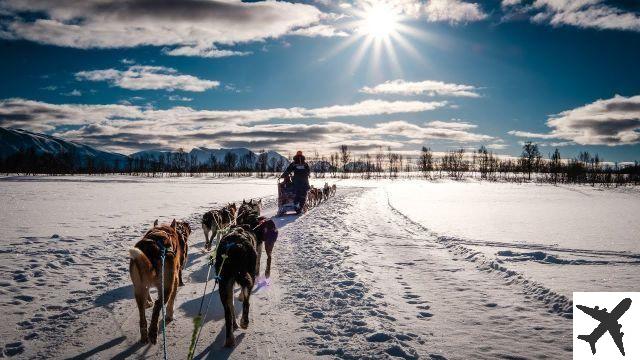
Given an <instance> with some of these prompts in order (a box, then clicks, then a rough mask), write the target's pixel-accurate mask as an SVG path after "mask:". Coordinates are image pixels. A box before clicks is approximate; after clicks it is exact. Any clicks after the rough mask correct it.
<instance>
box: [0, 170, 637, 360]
mask: <svg viewBox="0 0 640 360" xmlns="http://www.w3.org/2000/svg"><path fill="white" fill-rule="evenodd" d="M318 183H319V182H318ZM275 192H276V189H275V185H274V180H273V179H268V180H261V179H250V178H247V179H209V178H183V179H140V178H130V177H107V178H86V177H68V178H35V179H34V178H30V179H22V178H19V179H17V178H8V179H3V180H0V201H2V203H3V208H2V210H1V211H0V220H1V222H0V223H1V224H2V225H1V227H0V229H1V230H2V234H3V239H2V241H1V243H0V254H2V255H1V256H2V257H1V258H0V275H1V278H2V281H1V282H0V308H1V309H2V311H3V314H4V316H3V320H4V321H3V323H2V326H0V336H1V337H2V339H3V343H2V344H0V346H2V347H3V349H2V351H4V354H5V356H9V355H12V354H13V355H15V356H17V357H20V358H43V357H47V358H72V357H77V358H87V357H93V358H125V357H148V358H159V357H160V356H161V346H141V345H139V344H138V342H137V340H138V338H139V333H138V325H137V324H138V315H137V311H136V307H135V303H134V301H133V299H132V289H131V285H130V280H129V278H128V260H127V257H126V256H127V249H128V248H129V247H130V246H132V245H133V244H134V243H135V241H137V240H138V239H139V237H140V236H141V234H142V233H143V232H144V231H145V230H146V229H147V228H148V227H149V224H150V223H151V222H152V221H153V220H154V219H155V218H160V220H161V221H162V220H164V221H170V220H171V219H172V218H173V217H177V218H182V219H187V220H189V221H190V222H191V223H192V224H193V225H194V226H193V227H194V228H195V231H194V233H193V235H192V237H191V239H190V243H191V244H192V248H191V250H190V258H189V265H188V267H187V269H186V273H185V276H184V277H185V282H186V286H185V287H183V288H181V289H180V291H179V293H178V298H177V301H176V319H175V320H174V322H172V323H171V324H170V325H169V326H168V328H167V332H168V334H167V335H168V349H169V358H171V359H179V358H185V356H186V352H187V349H188V345H189V340H190V339H189V337H190V334H191V330H192V319H193V317H194V316H195V315H196V314H197V311H198V307H199V304H200V296H201V294H202V290H203V287H204V281H205V278H206V267H205V263H206V256H205V255H204V254H203V253H202V252H201V249H202V246H203V240H204V238H203V235H202V231H201V230H200V229H199V226H198V219H199V217H200V214H201V213H202V212H203V211H204V209H207V208H210V207H216V206H219V205H221V204H224V203H225V202H228V201H241V200H242V199H243V198H249V197H253V198H256V197H261V198H263V199H264V202H265V208H264V212H265V213H267V214H271V215H272V214H273V213H275ZM4 204H8V206H5V205H4ZM639 208H640V193H638V192H637V191H635V190H629V189H627V190H625V191H620V190H604V191H599V190H594V189H590V188H588V187H553V186H547V185H543V186H541V185H532V184H523V185H513V184H494V183H484V182H483V183H477V182H423V181H416V180H414V181H403V182H389V181H380V182H373V181H356V180H348V181H340V182H339V191H338V194H337V196H336V197H335V198H332V199H331V200H330V202H328V203H326V204H322V205H321V206H319V207H317V208H315V209H312V210H311V211H310V212H309V213H308V214H306V215H304V216H302V217H299V218H298V217H294V216H289V217H283V218H279V219H277V223H278V225H279V227H280V238H279V240H278V242H277V243H276V248H275V251H274V253H275V263H274V271H273V273H272V278H271V279H270V280H269V281H267V280H264V279H262V280H261V281H260V285H259V286H258V288H257V289H256V290H255V293H254V295H253V297H252V300H253V302H252V308H251V321H252V322H251V324H250V327H249V329H248V330H247V331H239V332H237V333H236V336H237V340H238V345H237V347H236V348H235V349H233V350H226V349H223V348H222V343H223V340H224V320H223V312H222V309H221V306H220V305H219V300H218V297H217V293H215V294H214V298H213V301H212V311H210V313H209V318H208V321H207V322H206V324H205V326H204V330H203V332H202V336H201V339H200V343H199V346H198V349H197V351H196V354H197V358H198V359H202V358H216V359H217V358H238V359H243V358H253V357H258V358H272V357H273V358H308V357H313V356H319V355H326V356H329V357H332V358H335V357H338V358H363V357H364V358H389V357H396V358H397V357H399V358H432V359H442V358H447V359H466V358H486V359H494V358H570V357H571V344H572V340H571V320H570V318H571V315H572V313H571V303H570V300H571V291H574V290H576V291H577V290H592V291H593V290H596V289H601V288H608V289H615V290H619V291H634V290H635V291H638V288H640V282H639V281H638V277H637V275H635V274H634V272H635V273H636V274H637V264H638V261H639V260H640V256H638V255H636V254H637V253H640V249H639V248H638V243H640V242H639V241H638V240H639V239H638V238H637V234H638V233H640V232H639V231H638V230H640V229H638V226H639V225H638V222H637V220H636V219H637V217H634V215H633V213H634V212H635V214H637V213H638V210H639ZM520 214H527V215H528V217H526V218H525V217H523V216H522V215H520ZM553 219H556V220H553ZM525 220H527V221H525ZM552 220H553V221H552ZM596 220H597V223H596V222H595V221H596ZM53 235H55V236H53ZM603 242H605V243H606V244H607V245H602V243H603ZM603 278H604V280H605V281H603ZM154 297H155V295H154ZM237 309H239V307H237ZM148 315H150V311H148Z"/></svg>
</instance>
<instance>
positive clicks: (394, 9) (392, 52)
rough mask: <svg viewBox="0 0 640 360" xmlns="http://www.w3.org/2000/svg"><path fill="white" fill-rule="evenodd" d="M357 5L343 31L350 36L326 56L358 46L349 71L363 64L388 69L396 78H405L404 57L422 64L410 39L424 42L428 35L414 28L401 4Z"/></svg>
mask: <svg viewBox="0 0 640 360" xmlns="http://www.w3.org/2000/svg"><path fill="white" fill-rule="evenodd" d="M356 3H357V4H358V6H353V7H349V10H348V11H346V15H345V17H344V18H345V19H348V20H345V21H344V22H343V23H341V28H342V29H345V32H346V33H350V34H351V35H350V36H347V37H344V40H343V41H341V42H340V43H339V44H338V45H337V46H336V47H335V48H334V49H333V50H331V51H330V52H329V53H328V54H327V57H331V56H334V55H336V54H337V53H339V52H341V51H343V50H345V49H347V48H351V47H355V51H354V52H353V57H352V59H351V62H350V64H349V65H350V66H349V68H348V69H347V70H348V71H349V72H353V71H355V69H357V68H360V66H361V64H362V63H363V62H367V63H368V64H369V67H370V70H373V71H381V67H382V66H385V67H387V66H388V67H389V68H390V70H391V71H392V72H393V74H394V75H395V76H402V68H401V66H400V64H401V61H400V60H401V58H400V57H399V56H398V53H397V50H398V49H400V50H402V52H403V54H402V55H405V54H407V55H409V56H411V57H412V58H414V59H416V60H418V61H420V63H423V60H422V56H421V53H420V52H418V51H417V50H416V48H415V47H414V46H413V45H412V43H411V40H413V39H416V40H420V41H422V40H424V39H426V38H427V35H426V34H425V33H424V32H423V31H421V30H419V29H417V28H415V27H414V26H412V25H411V24H412V23H413V22H415V20H414V19H413V18H412V17H411V16H409V15H408V14H407V10H406V9H405V8H404V7H403V6H402V5H403V4H404V2H402V1H389V0H359V1H357V2H356Z"/></svg>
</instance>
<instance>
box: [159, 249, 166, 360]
mask: <svg viewBox="0 0 640 360" xmlns="http://www.w3.org/2000/svg"><path fill="white" fill-rule="evenodd" d="M166 252H167V248H166V247H164V245H163V246H162V257H161V258H162V281H161V282H160V283H161V286H160V287H161V288H162V289H161V290H160V302H161V304H162V350H163V352H164V360H167V331H166V327H167V320H166V316H165V310H164V309H165V307H164V259H165V255H166Z"/></svg>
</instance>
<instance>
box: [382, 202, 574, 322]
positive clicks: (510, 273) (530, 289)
mask: <svg viewBox="0 0 640 360" xmlns="http://www.w3.org/2000/svg"><path fill="white" fill-rule="evenodd" d="M388 199H389V198H388V194H387V204H388V205H389V207H390V208H391V209H392V211H393V212H394V213H396V214H398V215H399V216H402V217H403V218H404V219H406V220H407V221H409V222H411V223H413V224H414V225H415V226H417V227H419V228H422V229H423V230H424V231H425V232H426V233H428V234H431V235H432V236H434V237H435V238H436V239H437V241H438V242H439V243H441V244H443V245H444V246H446V247H447V249H449V251H450V252H452V253H453V254H455V255H456V256H458V257H460V258H463V259H464V260H466V261H469V262H472V263H475V265H476V268H477V269H478V270H480V271H483V272H487V273H493V274H497V275H498V276H500V277H502V278H504V279H505V280H506V282H507V284H509V285H514V284H518V285H521V286H522V287H523V288H524V290H525V292H526V293H527V294H528V295H530V296H531V297H533V298H534V299H536V300H538V301H541V302H542V303H544V304H545V305H546V306H548V307H549V311H552V312H553V313H556V314H558V315H560V316H563V317H565V318H568V319H571V318H573V302H572V301H571V300H570V299H569V298H567V297H566V296H564V295H561V294H558V293H556V292H554V291H552V290H551V289H549V288H547V287H545V286H544V285H542V284H540V283H538V282H536V281H533V280H530V279H526V278H525V277H524V275H522V274H519V273H518V272H516V271H514V270H509V269H508V268H506V267H505V266H504V265H503V264H502V263H501V261H499V260H498V259H489V258H488V257H487V256H485V255H484V254H483V253H482V252H480V251H477V250H474V249H471V248H469V247H466V246H464V245H463V244H461V243H460V241H459V240H458V239H456V238H452V237H448V236H438V235H437V234H435V233H433V232H432V231H431V230H429V229H428V228H426V227H424V226H423V225H422V224H419V223H416V222H415V221H413V220H411V219H410V218H409V217H407V216H406V215H404V214H403V213H402V212H401V211H399V210H398V209H396V208H395V207H394V206H393V205H391V202H390V201H388ZM474 244H475V243H474ZM477 245H481V244H477Z"/></svg>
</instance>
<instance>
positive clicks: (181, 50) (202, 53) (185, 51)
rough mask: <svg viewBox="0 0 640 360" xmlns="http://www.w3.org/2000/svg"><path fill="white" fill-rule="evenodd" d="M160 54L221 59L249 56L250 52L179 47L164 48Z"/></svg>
mask: <svg viewBox="0 0 640 360" xmlns="http://www.w3.org/2000/svg"><path fill="white" fill-rule="evenodd" d="M162 52H163V53H164V54H166V55H171V56H197V57H204V58H222V57H229V56H246V55H250V54H251V52H250V51H236V50H226V49H223V50H221V49H218V48H216V47H215V46H208V45H206V46H180V47H176V48H173V49H171V48H164V49H162Z"/></svg>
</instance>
